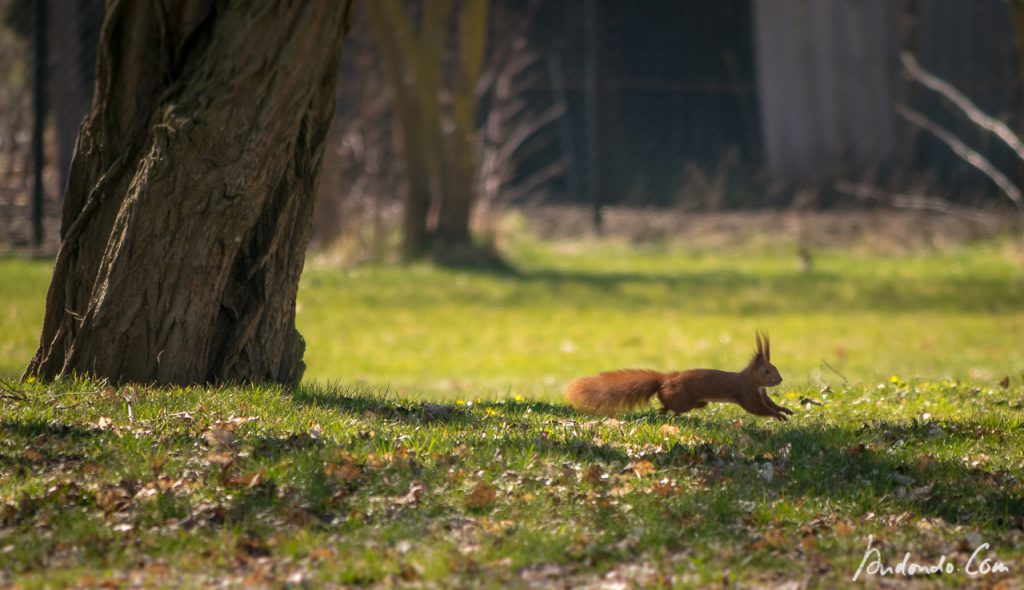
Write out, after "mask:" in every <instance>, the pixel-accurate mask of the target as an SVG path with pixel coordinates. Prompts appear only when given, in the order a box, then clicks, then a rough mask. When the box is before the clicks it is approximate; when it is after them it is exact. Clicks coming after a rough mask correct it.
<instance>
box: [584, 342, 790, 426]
mask: <svg viewBox="0 0 1024 590" xmlns="http://www.w3.org/2000/svg"><path fill="white" fill-rule="evenodd" d="M755 338H756V340H757V349H756V352H755V353H754V357H753V358H751V359H750V362H749V363H747V366H746V367H745V368H744V369H743V370H742V371H739V372H736V373H733V372H731V371H718V370H715V369H691V370H689V371H682V372H680V371H673V372H671V373H659V372H657V371H645V370H638V369H622V370H619V371H609V372H606V373H601V374H599V375H592V376H589V377H580V378H579V379H576V380H575V381H572V382H571V383H569V385H568V386H567V387H566V388H565V399H566V400H567V401H568V402H569V405H571V406H573V407H575V408H577V409H580V410H584V411H588V412H594V413H599V414H614V413H616V412H619V411H623V410H628V409H631V408H635V407H637V406H639V405H642V404H644V403H646V402H647V401H648V400H649V399H651V398H652V397H654V396H658V401H660V402H661V405H662V409H661V411H662V412H674V413H676V414H681V413H683V412H689V411H690V410H692V409H694V408H703V407H704V406H706V405H708V402H733V403H735V404H739V406H740V407H741V408H743V409H744V410H746V411H748V412H750V413H751V414H755V415H757V416H771V417H773V418H775V419H777V420H783V421H785V420H788V419H789V416H790V415H792V414H793V411H792V410H790V409H789V408H784V407H782V406H780V405H779V404H777V403H775V402H774V401H773V400H772V398H770V397H768V392H767V391H765V388H766V387H772V386H775V385H778V384H779V383H782V375H780V374H779V370H778V369H776V368H775V365H773V364H772V363H771V348H770V346H769V342H768V335H767V334H763V333H761V332H757V333H756V334H755Z"/></svg>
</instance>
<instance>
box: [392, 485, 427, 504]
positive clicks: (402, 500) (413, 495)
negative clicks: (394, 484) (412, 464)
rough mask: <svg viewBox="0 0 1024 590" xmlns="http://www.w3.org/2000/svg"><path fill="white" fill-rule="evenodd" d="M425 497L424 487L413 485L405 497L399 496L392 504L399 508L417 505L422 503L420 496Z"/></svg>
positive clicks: (393, 499)
mask: <svg viewBox="0 0 1024 590" xmlns="http://www.w3.org/2000/svg"><path fill="white" fill-rule="evenodd" d="M422 495H423V486H421V485H418V484H412V485H411V486H409V491H408V492H406V493H405V495H404V496H398V497H396V498H392V499H391V502H392V503H393V504H396V505H398V506H406V505H409V504H415V503H417V502H419V501H420V496H422Z"/></svg>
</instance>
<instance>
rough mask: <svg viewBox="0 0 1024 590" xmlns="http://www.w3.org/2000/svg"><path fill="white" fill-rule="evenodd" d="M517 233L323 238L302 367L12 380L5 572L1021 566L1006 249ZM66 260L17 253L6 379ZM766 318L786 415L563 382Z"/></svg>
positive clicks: (1017, 304)
mask: <svg viewBox="0 0 1024 590" xmlns="http://www.w3.org/2000/svg"><path fill="white" fill-rule="evenodd" d="M509 252H510V255H511V258H512V260H513V262H514V263H515V265H516V267H517V269H518V271H519V272H518V273H517V274H494V273H479V272H477V273H474V272H460V271H454V270H442V269H436V268H433V267H428V266H414V267H411V268H391V267H364V268H357V269H352V270H338V269H332V268H327V267H325V266H323V265H322V264H321V263H318V262H316V261H315V260H314V261H312V262H311V264H310V265H309V268H308V270H307V272H306V274H305V275H304V279H303V283H302V286H301V289H300V294H299V303H300V310H299V325H300V326H299V327H300V330H301V331H302V332H303V334H304V335H305V336H306V339H307V362H308V364H309V371H308V373H307V382H306V384H305V385H303V386H302V387H300V388H298V389H296V390H293V391H287V390H282V389H278V388H266V387H235V388H213V389H209V388H189V389H152V388H147V387H138V386H128V387H124V388H121V389H116V390H115V389H113V388H107V387H104V386H103V385H102V384H95V383H90V382H84V381H83V382H64V383H58V384H39V383H32V384H19V383H15V382H14V381H8V382H6V384H5V385H4V386H3V387H2V388H0V404H2V408H3V412H2V417H0V429H2V434H0V586H3V585H6V584H12V583H13V584H17V585H19V586H21V587H28V588H31V587H44V586H47V585H49V586H60V585H68V584H77V585H81V586H98V585H101V584H110V585H113V586H128V585H131V584H141V585H157V586H159V585H165V586H175V587H179V586H193V587H202V586H207V585H210V584H215V583H223V582H227V583H234V584H239V585H240V584H257V585H258V584H263V585H269V586H276V585H281V584H288V583H291V584H294V585H301V584H310V585H312V586H319V585H323V584H327V583H337V584H351V585H373V584H380V585H389V586H409V585H413V586H415V585H419V586H426V587H441V588H446V587H466V586H472V587H479V586H484V587H546V586H549V585H550V586H557V587H566V586H570V587H576V586H586V585H588V584H590V585H592V587H601V586H600V585H599V584H602V583H604V584H608V586H606V587H613V586H612V584H614V583H619V582H623V583H626V584H631V585H632V586H633V587H693V586H714V585H725V586H731V585H734V584H737V583H739V584H744V585H763V586H769V587H771V586H778V585H781V584H785V583H788V582H795V583H799V584H808V585H810V586H812V587H835V586H837V585H845V584H848V583H849V582H850V578H851V577H852V576H853V574H854V572H855V571H856V570H857V567H858V565H859V564H860V563H861V561H862V559H863V558H864V556H865V551H866V549H867V543H868V536H869V535H871V536H872V539H873V543H874V546H876V547H878V548H879V551H880V556H881V558H882V560H883V561H884V562H885V564H886V565H888V566H895V565H896V564H898V563H899V562H900V561H901V560H902V559H903V554H904V552H910V554H911V557H910V559H911V560H912V561H915V562H917V563H923V564H927V565H931V564H933V563H935V562H936V561H938V560H939V559H940V558H942V557H944V558H945V559H946V560H947V561H949V562H951V563H953V564H954V565H955V567H956V568H957V571H956V572H954V573H951V574H947V575H942V576H933V577H931V578H928V579H921V578H918V579H917V580H918V582H919V583H924V584H937V585H944V586H949V587H960V586H964V585H969V584H974V585H977V586H979V587H989V586H991V585H993V584H995V583H997V582H1003V583H1004V584H1006V587H1019V586H1020V584H1021V580H1022V579H1024V577H1022V575H1021V573H1022V570H1021V568H1024V532H1021V530H1022V528H1024V414H1022V410H1024V407H1022V404H1024V382H1022V380H1024V376H1022V371H1024V336H1022V334H1024V330H1022V328H1024V269H1022V266H1021V263H1020V261H1019V251H1017V252H1016V253H1015V251H1014V250H1013V249H1012V248H1011V247H1009V246H1006V245H1004V244H1003V243H1002V242H998V241H993V242H987V243H983V244H975V245H970V246H964V247H962V248H959V249H956V250H952V251H946V252H931V253H922V254H915V255H900V256H882V255H878V254H869V253H858V252H853V251H847V252H822V253H819V255H818V256H817V258H816V265H815V269H814V270H813V271H811V272H809V273H800V272H797V270H796V263H795V259H794V258H793V257H792V256H791V255H790V254H789V253H788V252H786V251H784V250H783V249H782V248H779V249H777V250H775V251H771V250H769V251H767V252H760V253H758V254H756V255H751V254H750V252H749V251H747V252H744V251H742V250H736V251H728V252H718V253H715V252H709V251H695V250H685V251H684V250H674V249H671V248H657V249H656V248H653V247H647V248H642V247H628V246H625V245H623V244H619V243H614V242H605V243H592V244H567V245H557V244H556V245H552V244H536V243H532V242H524V243H519V244H516V245H513V246H510V248H509ZM47 280H48V268H47V266H46V264H43V263H39V262H25V261H18V260H4V261H0V352H2V358H0V363H2V364H0V372H2V373H3V374H6V375H7V376H8V377H13V376H15V375H16V374H17V373H18V372H19V371H20V370H21V369H22V368H23V366H24V363H25V361H26V360H27V358H28V357H29V356H30V355H31V354H32V352H33V349H34V342H33V340H34V338H35V337H36V334H37V329H38V323H39V321H40V317H41V310H42V307H41V306H42V296H43V293H44V292H45V288H46V282H47ZM755 328H760V329H763V330H766V331H768V332H770V333H771V335H772V341H773V346H772V353H773V361H775V364H777V365H778V366H779V368H780V370H781V371H782V374H783V376H784V377H786V381H785V382H784V383H783V385H781V386H780V387H778V388H776V398H777V399H778V400H779V401H780V402H781V403H782V404H783V405H787V406H789V407H791V408H793V409H794V410H796V415H795V416H794V418H793V419H792V420H790V421H789V422H787V423H778V422H770V421H767V420H764V419H757V418H753V417H750V416H747V415H744V414H743V413H742V412H740V411H739V410H738V409H736V408H734V407H731V406H721V405H713V406H711V407H709V408H708V409H706V410H703V411H699V412H694V413H691V414H688V415H685V416H681V417H668V416H663V415H661V414H659V413H658V412H657V411H655V410H654V409H653V407H652V408H651V409H649V410H645V411H640V412H636V413H632V414H627V415H625V416H620V417H619V418H618V419H612V420H598V419H594V418H592V417H589V416H585V415H581V414H578V413H576V412H575V411H572V410H571V409H569V408H567V407H566V406H564V405H563V404H562V403H561V400H560V390H561V387H562V386H563V385H564V383H565V382H566V381H567V380H568V379H570V378H571V377H573V376H577V375H581V374H586V373H591V372H595V371H599V370H606V369H614V368H619V367H623V366H633V367H650V368H660V369H674V368H687V367H692V366H713V367H721V368H739V366H740V365H742V364H743V362H744V361H745V360H746V359H747V358H748V357H749V355H750V353H751V352H752V347H753V333H754V330H755ZM1004 376H1009V377H1010V382H1009V384H1008V386H1007V387H1005V388H1004V387H1002V386H1001V385H999V383H998V382H999V381H1000V380H1002V378H1003V377H1004ZM385 392H387V393H385ZM811 402H814V403H811ZM818 404H821V405H818ZM983 543H988V544H989V545H988V547H987V548H985V549H983V550H982V551H981V552H980V553H979V556H978V557H977V558H976V559H975V560H974V562H973V564H972V565H973V567H974V568H975V570H979V569H984V567H985V564H983V562H982V559H984V558H989V559H992V560H999V561H1001V562H1003V563H1005V564H1006V565H1007V566H1008V567H1009V568H1010V571H1009V572H1007V573H1001V574H990V575H988V576H979V577H972V576H970V575H969V574H968V572H967V571H965V568H966V567H967V564H968V561H969V559H970V555H971V553H972V552H973V551H974V550H975V548H977V547H978V546H979V545H981V544H983ZM993 564H994V561H992V562H988V563H987V565H988V567H991V566H992V565H993ZM865 573H866V572H865ZM865 573H862V576H864V575H865ZM892 578H893V576H889V577H888V578H886V579H887V580H892ZM879 580H880V578H879V577H878V576H869V581H870V583H877V582H878V581H879ZM904 581H905V579H902V578H899V577H896V580H895V583H897V584H899V583H902V582H904Z"/></svg>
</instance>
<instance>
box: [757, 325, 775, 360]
mask: <svg viewBox="0 0 1024 590" xmlns="http://www.w3.org/2000/svg"><path fill="white" fill-rule="evenodd" d="M754 340H755V341H756V342H757V350H756V353H757V354H756V356H757V358H759V359H761V360H762V361H764V362H768V361H770V360H771V349H770V345H769V344H768V335H767V334H765V333H764V332H762V331H761V330H757V331H756V332H754Z"/></svg>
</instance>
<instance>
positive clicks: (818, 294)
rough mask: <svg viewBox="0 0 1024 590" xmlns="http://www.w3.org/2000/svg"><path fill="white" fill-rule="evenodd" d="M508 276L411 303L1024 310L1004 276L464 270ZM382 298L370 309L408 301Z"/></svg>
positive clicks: (424, 293) (699, 308)
mask: <svg viewBox="0 0 1024 590" xmlns="http://www.w3.org/2000/svg"><path fill="white" fill-rule="evenodd" d="M468 271H470V272H474V273H476V274H479V275H484V276H490V277H496V278H499V279H504V280H506V281H508V282H509V283H510V284H511V286H512V287H513V288H506V289H501V290H499V291H489V290H477V289H468V290H465V291H459V292H449V291H443V292H440V291H436V290H434V291H431V290H426V291H422V292H417V293H416V295H415V297H414V298H413V299H412V301H415V305H416V306H425V305H443V306H450V305H453V304H461V303H465V304H469V305H490V306H502V305H536V304H537V301H543V300H545V299H551V300H552V301H557V302H558V304H565V305H614V306H615V307H618V308H629V307H642V306H656V305H670V304H672V305H676V304H678V305H684V306H685V309H686V310H687V311H688V312H693V313H697V312H716V313H741V314H742V313H748V312H749V313H754V312H756V313H785V312H797V311H798V312H803V313H807V312H816V311H830V310H865V311H868V310H870V311H880V312H886V311H890V312H898V311H948V312H975V313H998V312H1014V311H1021V310H1024V296H1022V293H1021V290H1020V288H1019V287H1018V286H1015V285H1014V282H1013V280H1012V278H1009V277H1008V278H1006V279H1002V278H993V277H986V276H969V277H962V278H961V277H942V276H935V277H927V278H923V277H920V278H918V277H914V278H907V277H899V276H884V277H865V276H856V277H850V276H844V275H843V274H841V273H836V272H830V271H826V270H815V271H812V272H807V273H800V272H797V271H795V270H794V271H793V272H782V273H774V274H767V273H766V274H754V273H741V272H733V271H728V270H711V271H686V270H685V269H668V270H667V271H666V272H652V273H644V272H608V273H603V272H574V271H559V270H536V271H531V270H525V271H517V270H493V269H468ZM396 296H401V297H402V300H401V301H395V300H393V299H389V298H387V297H384V298H382V299H377V300H374V301H369V302H367V304H368V305H373V306H384V307H392V306H396V305H397V306H399V307H402V306H405V305H408V303H409V300H407V299H406V298H407V297H408V293H406V292H404V291H403V292H398V293H396Z"/></svg>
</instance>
